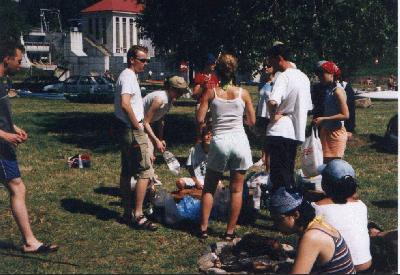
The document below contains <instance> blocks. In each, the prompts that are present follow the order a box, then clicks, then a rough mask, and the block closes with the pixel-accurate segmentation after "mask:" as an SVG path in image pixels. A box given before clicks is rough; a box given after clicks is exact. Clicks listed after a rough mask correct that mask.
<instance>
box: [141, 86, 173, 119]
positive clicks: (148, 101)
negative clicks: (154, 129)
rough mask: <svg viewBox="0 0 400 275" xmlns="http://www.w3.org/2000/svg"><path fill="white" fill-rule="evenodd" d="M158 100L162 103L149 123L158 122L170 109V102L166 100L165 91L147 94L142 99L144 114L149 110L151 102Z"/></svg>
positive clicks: (166, 94)
mask: <svg viewBox="0 0 400 275" xmlns="http://www.w3.org/2000/svg"><path fill="white" fill-rule="evenodd" d="M156 97H157V98H159V99H161V101H162V105H161V107H160V108H159V109H158V110H157V111H156V113H155V114H154V116H153V119H152V120H151V121H150V122H154V121H158V120H160V119H162V118H163V116H165V115H166V114H167V113H168V112H169V110H170V109H171V106H172V102H171V101H170V100H169V98H168V93H167V92H166V91H154V92H151V93H149V94H148V95H146V96H145V97H144V98H143V105H144V113H145V114H146V113H147V112H148V111H149V109H150V106H151V104H152V103H153V100H154V99H155V98H156Z"/></svg>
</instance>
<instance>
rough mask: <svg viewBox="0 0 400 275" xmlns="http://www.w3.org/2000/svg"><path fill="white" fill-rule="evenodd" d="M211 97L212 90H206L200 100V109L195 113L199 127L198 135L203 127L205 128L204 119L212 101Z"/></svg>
mask: <svg viewBox="0 0 400 275" xmlns="http://www.w3.org/2000/svg"><path fill="white" fill-rule="evenodd" d="M212 95H213V90H210V89H208V90H206V92H205V93H204V94H203V96H202V97H201V99H200V107H199V110H198V111H197V117H196V119H197V124H198V127H199V131H198V132H199V133H201V130H202V129H203V127H204V126H205V121H204V120H205V118H206V114H207V111H208V105H209V101H210V100H211V99H212Z"/></svg>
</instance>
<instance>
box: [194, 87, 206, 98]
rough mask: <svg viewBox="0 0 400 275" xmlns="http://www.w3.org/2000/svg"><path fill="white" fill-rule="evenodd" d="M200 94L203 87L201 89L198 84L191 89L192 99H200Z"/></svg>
mask: <svg viewBox="0 0 400 275" xmlns="http://www.w3.org/2000/svg"><path fill="white" fill-rule="evenodd" d="M202 92H203V87H201V85H200V84H196V85H195V86H194V88H193V92H192V97H193V98H194V99H198V98H200V97H201V94H202Z"/></svg>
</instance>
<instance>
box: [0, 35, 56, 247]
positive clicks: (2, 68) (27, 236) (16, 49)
mask: <svg viewBox="0 0 400 275" xmlns="http://www.w3.org/2000/svg"><path fill="white" fill-rule="evenodd" d="M24 51H25V48H24V46H22V45H21V44H19V43H18V42H17V41H16V40H15V41H12V40H3V41H0V183H3V184H4V185H5V187H6V188H7V190H8V192H9V194H10V204H11V212H12V214H13V216H14V219H15V221H16V223H17V225H18V228H19V231H20V232H21V235H22V239H23V242H24V244H23V246H22V248H21V250H22V252H24V253H49V252H54V251H57V250H58V246H56V245H50V244H44V243H42V242H41V241H39V240H38V239H37V238H36V237H35V235H34V234H33V232H32V228H31V224H30V222H29V216H28V210H27V207H26V200H25V195H26V187H25V184H24V182H23V181H22V178H21V173H20V170H19V165H18V160H17V154H16V151H17V150H16V149H17V146H18V145H19V144H21V143H24V142H26V141H27V140H28V134H27V133H26V132H25V131H24V130H22V129H21V128H19V127H17V126H16V125H15V124H14V123H13V121H12V116H11V104H10V99H9V96H8V90H9V89H10V87H9V84H10V81H9V78H8V77H9V76H12V75H14V74H15V73H17V72H18V71H19V68H20V66H21V60H22V56H23V53H24Z"/></svg>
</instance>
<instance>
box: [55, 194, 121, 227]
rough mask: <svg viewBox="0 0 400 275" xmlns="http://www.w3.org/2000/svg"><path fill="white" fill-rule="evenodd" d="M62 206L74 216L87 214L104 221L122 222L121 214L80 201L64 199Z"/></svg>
mask: <svg viewBox="0 0 400 275" xmlns="http://www.w3.org/2000/svg"><path fill="white" fill-rule="evenodd" d="M61 206H62V207H63V208H64V209H65V210H67V211H68V212H71V213H73V214H87V215H92V216H95V217H96V218H97V219H99V220H102V221H109V220H116V221H118V222H120V214H119V213H118V212H116V211H113V210H110V209H107V208H105V207H103V206H100V205H97V204H94V203H91V202H84V201H82V200H80V199H62V200H61Z"/></svg>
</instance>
